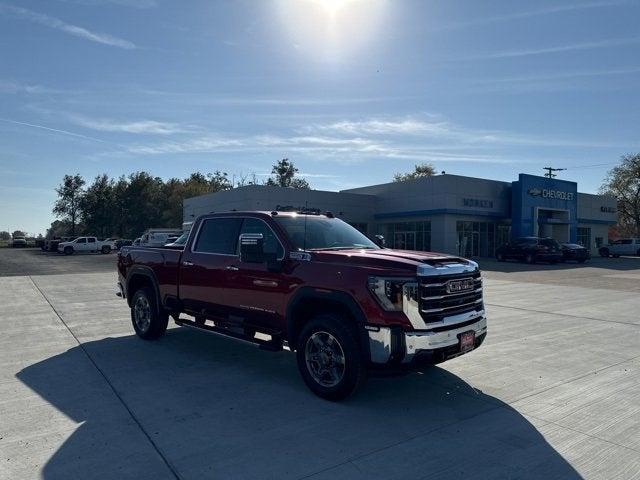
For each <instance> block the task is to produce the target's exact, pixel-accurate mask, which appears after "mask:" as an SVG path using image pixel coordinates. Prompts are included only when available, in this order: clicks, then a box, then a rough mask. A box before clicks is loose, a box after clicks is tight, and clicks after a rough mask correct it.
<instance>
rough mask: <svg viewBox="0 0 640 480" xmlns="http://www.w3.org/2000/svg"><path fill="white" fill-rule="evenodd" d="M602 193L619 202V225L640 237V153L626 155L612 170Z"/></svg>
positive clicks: (602, 188)
mask: <svg viewBox="0 0 640 480" xmlns="http://www.w3.org/2000/svg"><path fill="white" fill-rule="evenodd" d="M600 193H602V194H604V195H611V196H613V197H615V198H616V199H617V200H618V224H619V225H620V227H621V229H622V230H623V231H627V232H629V234H631V235H640V153H636V154H629V155H624V156H623V157H622V158H621V162H620V165H618V166H616V167H614V168H612V169H611V170H610V171H609V174H608V175H607V178H606V179H605V181H604V183H603V184H602V186H601V187H600Z"/></svg>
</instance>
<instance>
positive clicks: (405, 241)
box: [393, 232, 416, 250]
mask: <svg viewBox="0 0 640 480" xmlns="http://www.w3.org/2000/svg"><path fill="white" fill-rule="evenodd" d="M393 248H397V249H399V250H415V249H416V232H395V234H394V237H393Z"/></svg>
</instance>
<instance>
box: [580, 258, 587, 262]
mask: <svg viewBox="0 0 640 480" xmlns="http://www.w3.org/2000/svg"><path fill="white" fill-rule="evenodd" d="M586 261H587V259H586V258H581V259H580V260H578V263H584V262H586Z"/></svg>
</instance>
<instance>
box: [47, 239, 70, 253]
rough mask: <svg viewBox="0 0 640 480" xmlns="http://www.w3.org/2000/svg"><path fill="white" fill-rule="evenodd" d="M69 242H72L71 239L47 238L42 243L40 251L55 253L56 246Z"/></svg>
mask: <svg viewBox="0 0 640 480" xmlns="http://www.w3.org/2000/svg"><path fill="white" fill-rule="evenodd" d="M69 240H73V238H71V237H54V238H48V239H46V240H45V241H44V245H43V246H42V250H43V251H45V252H57V251H58V245H59V244H60V243H61V242H68V241H69Z"/></svg>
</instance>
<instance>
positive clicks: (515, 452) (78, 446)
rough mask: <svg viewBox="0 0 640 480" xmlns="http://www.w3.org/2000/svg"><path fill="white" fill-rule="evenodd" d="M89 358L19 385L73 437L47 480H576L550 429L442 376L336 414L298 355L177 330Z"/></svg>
mask: <svg viewBox="0 0 640 480" xmlns="http://www.w3.org/2000/svg"><path fill="white" fill-rule="evenodd" d="M83 348H84V350H83ZM83 348H81V347H75V348H71V349H70V350H68V351H66V352H64V353H62V354H60V355H56V356H53V357H51V358H48V359H46V360H43V361H41V362H39V363H36V364H33V365H31V366H28V367H26V368H24V369H23V370H21V371H20V372H19V373H18V374H17V377H18V378H19V379H20V380H21V381H22V382H23V383H24V384H26V385H27V386H28V387H29V388H31V389H32V390H33V391H35V392H36V393H37V394H38V395H39V396H40V397H42V398H43V399H44V400H45V401H46V402H48V403H49V404H50V405H52V406H53V407H55V408H56V409H57V410H59V411H60V412H61V413H63V414H64V415H66V416H67V417H69V418H70V419H71V420H73V422H76V423H78V424H79V425H77V426H76V428H75V430H74V431H73V433H71V432H67V431H66V430H65V431H63V432H62V433H61V434H56V435H54V436H53V440H52V441H53V442H54V443H55V444H60V443H61V445H60V446H59V447H57V450H56V451H55V452H53V453H52V455H51V456H50V458H49V459H48V461H47V462H46V464H44V466H43V467H42V472H41V473H42V476H43V478H45V479H62V478H64V479H67V478H78V479H93V478H110V479H111V478H117V479H124V478H135V479H146V478H149V479H162V478H176V477H175V476H174V475H173V474H172V473H171V471H170V468H171V469H173V470H174V471H176V472H178V478H181V479H191V478H193V479H202V478H279V479H280V478H301V477H306V476H311V477H312V478H369V479H370V478H384V479H391V478H411V479H415V478H454V477H455V478H458V477H460V478H483V479H487V478H497V477H500V478H545V479H551V478H562V479H572V478H581V477H580V475H579V474H578V473H577V472H576V471H575V470H574V469H573V468H572V467H571V465H569V463H568V462H567V461H565V459H564V458H563V457H562V456H561V455H560V454H559V453H558V452H557V451H556V450H555V449H554V448H553V447H552V446H551V445H550V444H549V443H548V442H547V441H546V439H545V437H543V436H542V435H541V433H540V432H539V430H538V429H541V430H542V431H544V432H545V434H546V435H547V436H551V437H553V436H554V429H552V428H551V429H549V430H545V426H544V425H543V424H542V422H540V423H538V422H537V421H535V423H536V425H535V426H534V425H533V424H532V423H531V421H530V420H528V419H527V418H525V417H523V416H522V415H521V414H519V413H518V412H517V411H516V410H514V409H513V408H511V407H510V406H509V405H508V404H505V403H503V402H501V401H500V400H498V399H497V398H494V397H492V396H489V395H486V394H484V393H482V392H480V391H479V390H477V389H475V388H473V387H472V386H471V385H469V384H467V383H466V382H465V381H464V380H463V379H462V378H460V377H457V376H455V375H453V374H451V373H449V372H448V371H447V370H446V369H445V368H439V367H433V368H429V369H427V370H425V371H424V372H420V373H414V374H410V375H406V376H403V377H393V378H374V379H371V380H370V381H369V383H368V385H367V386H366V387H365V388H364V389H362V390H361V391H360V392H359V394H357V395H356V396H354V397H353V398H351V399H349V400H347V401H345V402H342V403H330V402H326V401H323V400H321V399H318V398H316V397H315V396H313V395H312V394H311V393H310V392H309V391H308V390H307V389H306V387H305V385H304V384H303V382H302V380H301V378H300V377H299V375H298V372H297V369H296V365H295V358H294V356H293V355H291V354H288V353H282V354H274V353H269V352H262V351H259V350H258V349H255V348H253V347H251V346H247V345H243V344H238V343H235V342H233V341H231V340H227V339H223V338H217V337H214V336H210V335H204V334H201V333H198V332H192V331H189V330H186V329H182V328H173V329H170V330H169V331H168V332H167V335H166V336H165V337H163V338H162V339H161V340H159V341H157V342H144V341H142V340H140V339H138V338H137V337H134V336H127V337H119V338H105V339H102V340H97V341H92V342H87V343H84V344H83ZM85 351H86V352H87V353H88V355H89V357H90V358H91V360H90V359H89V357H87V355H86V354H85ZM471 355H473V354H470V355H469V357H471ZM96 366H97V367H96ZM105 379H106V380H105ZM41 415H42V414H41ZM54 417H56V415H55V414H54V415H52V414H51V413H50V412H49V413H48V414H45V415H44V417H43V420H42V421H41V422H38V423H39V424H40V426H41V428H42V432H43V434H46V432H47V431H50V430H51V429H52V425H51V424H52V423H53V424H55V422H56V421H55V420H54ZM141 427H142V429H144V432H143V430H142V429H141ZM67 436H68V438H66V440H62V439H61V438H60V437H62V438H64V437H67ZM152 442H153V443H152ZM154 445H155V447H154ZM156 449H157V450H156ZM314 474H315V475H314Z"/></svg>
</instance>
